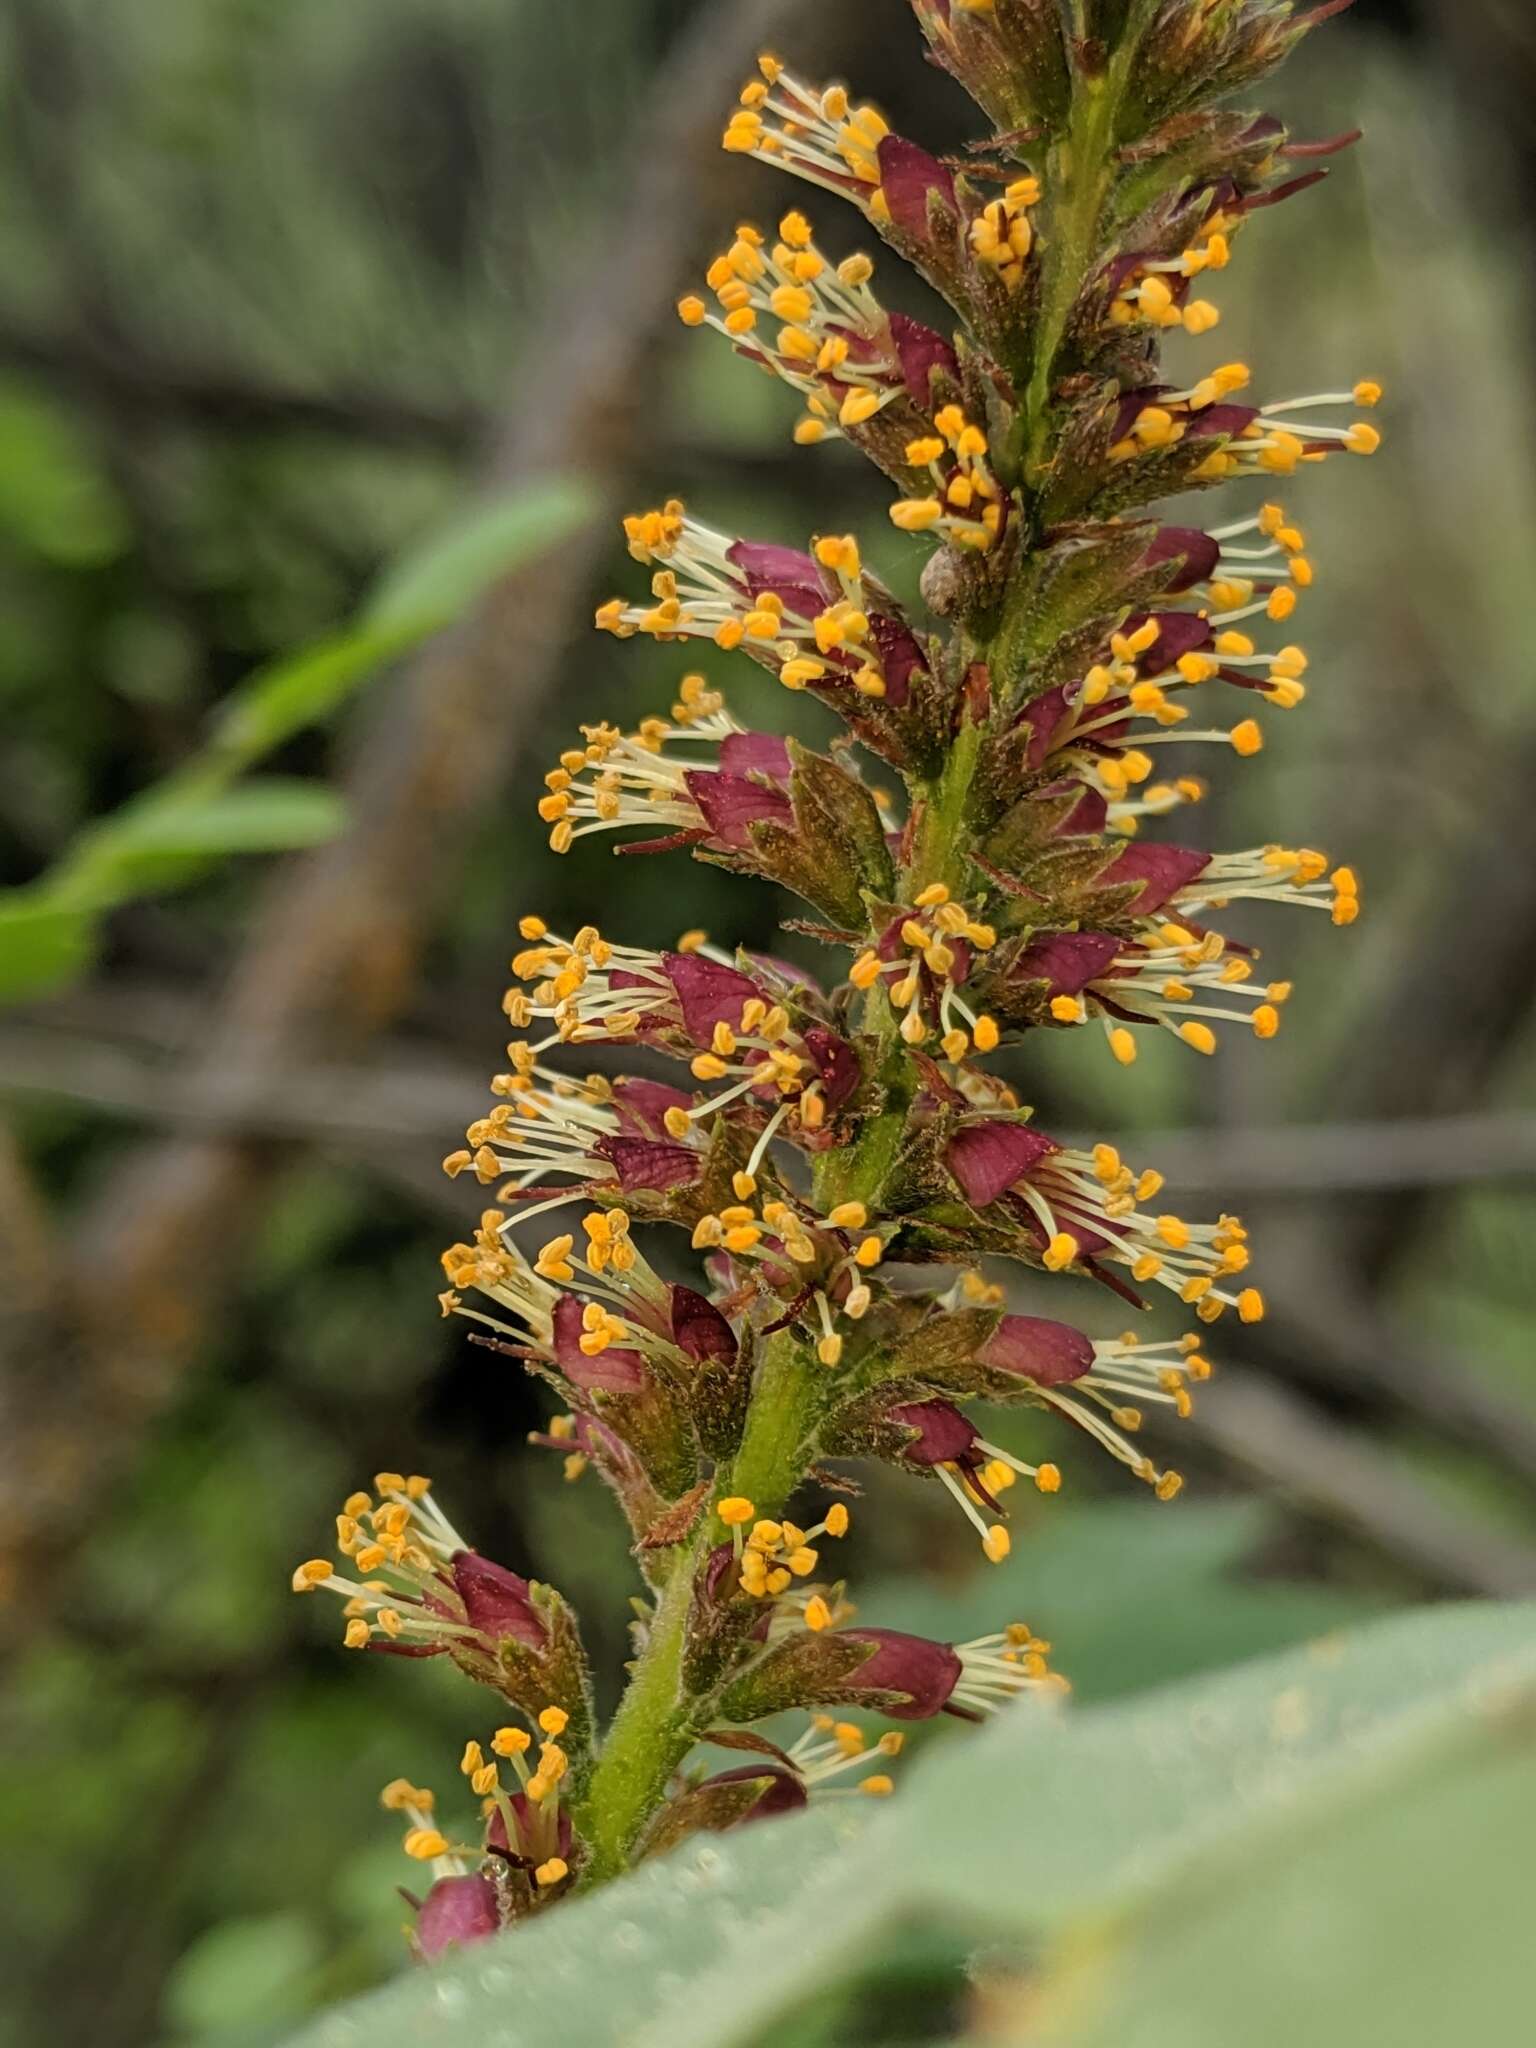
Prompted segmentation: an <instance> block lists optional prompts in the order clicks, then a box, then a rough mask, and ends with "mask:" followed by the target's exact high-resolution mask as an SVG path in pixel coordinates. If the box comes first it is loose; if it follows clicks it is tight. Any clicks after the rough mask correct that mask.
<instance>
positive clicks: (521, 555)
mask: <svg viewBox="0 0 1536 2048" xmlns="http://www.w3.org/2000/svg"><path fill="white" fill-rule="evenodd" d="M593 510H594V500H593V496H592V492H591V491H590V490H589V488H588V487H587V485H586V484H584V483H582V482H581V481H580V480H579V479H578V478H575V477H551V478H542V479H540V480H538V481H536V482H530V483H527V484H525V485H523V486H521V487H520V488H519V489H518V490H517V491H515V492H513V493H511V494H510V495H508V496H506V497H502V498H496V499H493V500H492V501H491V502H490V503H488V504H485V505H482V506H479V507H477V508H476V509H475V510H474V511H472V512H469V513H467V514H466V515H465V516H464V517H463V518H461V519H456V520H454V521H453V522H452V524H451V525H449V526H446V527H444V528H442V529H441V530H440V531H439V532H437V533H436V534H433V535H431V536H430V537H429V538H428V539H427V540H425V541H423V542H422V544H421V546H420V547H418V548H417V549H415V550H414V551H413V552H411V553H408V554H406V555H403V556H402V557H401V558H400V559H399V560H398V561H396V562H395V563H394V564H393V565H392V566H391V567H390V568H389V569H387V570H386V571H385V572H384V575H383V576H382V577H381V578H380V580H379V582H378V584H377V585H376V586H375V588H374V591H373V594H372V596H371V597H370V598H369V600H368V603H367V604H366V605H365V607H364V609H363V618H362V623H363V625H364V626H365V627H368V628H371V629H372V630H374V631H386V630H390V629H393V628H398V627H401V626H407V625H410V624H411V623H413V622H420V621H422V620H429V621H432V622H433V623H434V624H442V623H443V622H444V621H446V620H448V619H451V618H453V617H455V616H456V615H457V614H458V613H459V612H461V611H462V610H463V609H464V608H465V606H466V605H468V604H470V603H471V602H472V601H473V599H475V598H476V597H478V596H479V594H480V592H481V591H482V590H484V589H485V588H486V587H487V586H488V585H489V584H492V583H494V582H495V581H496V580H497V578H498V577H500V576H505V575H507V574H508V573H509V572H510V571H511V570H513V569H517V568H521V567H522V566H523V565H524V564H525V563H527V562H531V561H536V560H537V559H538V557H539V556H540V555H542V554H544V553H546V552H547V551H548V550H549V549H550V548H553V547H557V546H558V545H559V544H560V542H561V541H563V540H564V539H565V538H566V536H567V535H568V534H571V533H574V532H575V531H576V529H577V528H578V527H579V526H581V525H583V524H584V523H585V522H586V521H587V520H588V519H590V518H591V517H592V514H593Z"/></svg>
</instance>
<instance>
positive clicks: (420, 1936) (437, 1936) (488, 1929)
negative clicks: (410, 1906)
mask: <svg viewBox="0 0 1536 2048" xmlns="http://www.w3.org/2000/svg"><path fill="white" fill-rule="evenodd" d="M500 1928H501V1915H500V1914H499V1913H498V1912H497V1910H496V1887H495V1886H494V1885H493V1884H492V1883H491V1880H490V1879H489V1878H488V1877H440V1878H439V1879H438V1880H437V1883H436V1884H435V1885H433V1887H432V1889H431V1891H429V1892H428V1893H427V1896H426V1897H425V1898H424V1899H423V1900H422V1902H421V1911H420V1912H419V1913H418V1914H417V1915H416V1946H417V1947H418V1948H419V1949H420V1950H421V1953H422V1954H423V1955H424V1956H425V1957H426V1959H427V1961H428V1962H429V1963H430V1962H432V1961H434V1960H435V1959H436V1958H437V1957H438V1956H440V1955H441V1954H442V1953H443V1951H444V1950H445V1949H450V1948H467V1947H468V1946H469V1944H470V1942H472V1941H483V1940H484V1939H485V1937H486V1936H487V1935H488V1934H496V1933H498V1932H499V1931H500Z"/></svg>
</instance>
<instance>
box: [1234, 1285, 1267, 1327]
mask: <svg viewBox="0 0 1536 2048" xmlns="http://www.w3.org/2000/svg"><path fill="white" fill-rule="evenodd" d="M1237 1313H1238V1319H1239V1321H1241V1322H1245V1323H1262V1322H1263V1320H1264V1297H1263V1295H1262V1294H1260V1292H1259V1290H1258V1288H1257V1287H1245V1288H1244V1289H1243V1291H1242V1293H1241V1294H1240V1295H1239V1296H1238V1297H1237Z"/></svg>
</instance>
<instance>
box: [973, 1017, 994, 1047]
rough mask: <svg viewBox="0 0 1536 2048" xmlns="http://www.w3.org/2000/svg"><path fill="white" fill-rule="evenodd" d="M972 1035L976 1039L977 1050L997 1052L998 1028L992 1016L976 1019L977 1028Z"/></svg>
mask: <svg viewBox="0 0 1536 2048" xmlns="http://www.w3.org/2000/svg"><path fill="white" fill-rule="evenodd" d="M972 1036H973V1037H974V1039H975V1041H976V1050H977V1051H978V1052H996V1050H997V1044H998V1029H997V1025H996V1024H995V1022H994V1021H993V1020H992V1018H990V1017H978V1018H977V1019H976V1029H975V1031H974V1032H973V1033H972Z"/></svg>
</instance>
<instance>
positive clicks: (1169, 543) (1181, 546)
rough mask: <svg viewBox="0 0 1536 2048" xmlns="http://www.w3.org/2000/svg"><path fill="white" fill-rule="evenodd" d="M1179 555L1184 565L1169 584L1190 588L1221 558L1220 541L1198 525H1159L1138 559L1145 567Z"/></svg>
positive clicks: (1153, 565) (1173, 560) (1206, 574)
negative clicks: (1212, 537)
mask: <svg viewBox="0 0 1536 2048" xmlns="http://www.w3.org/2000/svg"><path fill="white" fill-rule="evenodd" d="M1180 556H1182V557H1183V566H1182V567H1181V568H1180V569H1179V571H1178V573H1177V575H1176V577H1175V578H1174V581H1173V582H1172V583H1170V584H1169V585H1168V588H1169V589H1170V590H1172V591H1179V590H1191V589H1193V588H1194V586H1195V584H1197V583H1203V582H1204V581H1205V579H1206V577H1207V576H1209V575H1211V574H1212V573H1213V572H1214V570H1215V567H1216V564H1217V563H1218V562H1219V561H1220V560H1221V543H1220V542H1219V541H1214V540H1212V539H1211V536H1210V535H1209V534H1208V533H1202V532H1201V530H1200V528H1199V527H1198V526H1161V527H1159V528H1158V530H1157V532H1156V534H1155V535H1154V536H1153V539H1152V545H1151V546H1150V547H1149V548H1148V549H1147V552H1146V553H1145V554H1144V555H1143V556H1142V558H1141V559H1142V563H1143V566H1144V567H1146V568H1148V569H1155V568H1156V567H1157V565H1158V564H1159V563H1160V562H1175V561H1178V559H1179V557H1180Z"/></svg>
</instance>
